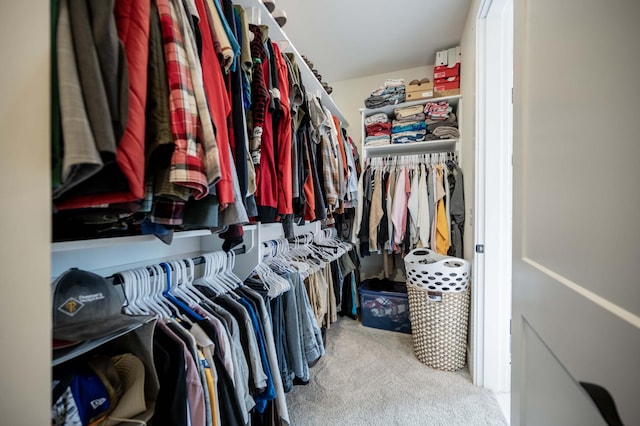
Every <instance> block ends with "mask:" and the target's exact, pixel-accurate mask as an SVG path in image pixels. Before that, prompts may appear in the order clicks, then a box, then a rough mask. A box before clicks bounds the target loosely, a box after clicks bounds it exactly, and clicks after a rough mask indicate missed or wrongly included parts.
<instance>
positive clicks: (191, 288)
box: [183, 258, 208, 303]
mask: <svg viewBox="0 0 640 426" xmlns="http://www.w3.org/2000/svg"><path fill="white" fill-rule="evenodd" d="M183 262H185V263H186V266H187V275H186V277H185V278H186V279H185V283H184V289H185V291H188V292H189V293H191V294H192V295H194V298H195V299H196V300H198V303H202V302H203V301H205V300H208V299H207V296H205V295H204V294H202V292H201V291H200V290H198V288H197V287H196V286H195V285H193V281H194V279H195V263H194V262H193V259H191V258H187V259H184V260H183Z"/></svg>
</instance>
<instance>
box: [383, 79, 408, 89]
mask: <svg viewBox="0 0 640 426" xmlns="http://www.w3.org/2000/svg"><path fill="white" fill-rule="evenodd" d="M384 85H385V87H398V86H402V87H403V88H404V78H388V79H386V80H385V82H384Z"/></svg>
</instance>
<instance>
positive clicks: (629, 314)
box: [522, 257, 640, 328]
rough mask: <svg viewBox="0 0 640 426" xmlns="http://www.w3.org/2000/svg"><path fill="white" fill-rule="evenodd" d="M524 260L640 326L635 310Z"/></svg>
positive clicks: (613, 312)
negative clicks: (619, 304) (629, 309)
mask: <svg viewBox="0 0 640 426" xmlns="http://www.w3.org/2000/svg"><path fill="white" fill-rule="evenodd" d="M522 261H523V262H525V263H528V264H529V265H531V266H532V267H534V268H536V269H537V270H539V271H540V272H542V273H543V274H545V275H548V276H549V277H551V278H553V279H554V280H556V281H557V282H559V283H560V284H562V285H564V286H565V287H567V288H569V289H570V290H573V291H575V292H576V293H578V294H580V295H581V296H584V297H585V298H587V299H589V300H590V301H592V302H593V303H595V304H596V305H598V306H600V307H601V308H603V309H606V310H607V311H609V312H611V313H612V314H613V315H615V316H617V317H618V318H620V319H621V320H623V321H626V322H628V323H629V324H631V325H632V326H634V327H636V328H640V316H638V315H636V314H634V313H633V312H629V311H627V310H626V309H624V308H621V307H620V306H618V305H616V304H615V303H613V302H611V301H609V300H607V299H605V298H604V297H602V296H600V295H598V294H596V293H594V292H592V291H590V290H587V289H586V288H584V287H582V286H581V285H580V284H577V283H575V282H573V281H571V280H570V279H568V278H565V277H563V276H562V275H560V274H558V273H556V272H553V271H552V270H551V269H548V268H545V267H544V266H542V265H541V264H539V263H538V262H536V261H534V260H531V259H529V258H528V257H525V258H523V259H522Z"/></svg>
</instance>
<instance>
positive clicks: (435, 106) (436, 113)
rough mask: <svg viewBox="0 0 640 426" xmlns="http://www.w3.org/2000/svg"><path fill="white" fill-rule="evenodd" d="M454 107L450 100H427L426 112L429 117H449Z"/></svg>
mask: <svg viewBox="0 0 640 426" xmlns="http://www.w3.org/2000/svg"><path fill="white" fill-rule="evenodd" d="M451 111H453V108H452V107H451V106H449V102H447V101H440V102H427V103H426V104H425V105H424V113H425V114H426V116H427V117H428V118H447V117H448V116H449V113H450V112H451Z"/></svg>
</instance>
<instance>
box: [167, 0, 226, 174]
mask: <svg viewBox="0 0 640 426" xmlns="http://www.w3.org/2000/svg"><path fill="white" fill-rule="evenodd" d="M192 1H193V0H186V3H187V4H190V3H192ZM173 6H174V7H173V10H175V12H176V20H177V22H178V23H179V24H180V26H181V28H182V35H183V41H184V50H185V52H186V57H187V61H188V63H189V68H188V69H189V71H190V73H191V82H192V85H193V94H194V98H195V102H196V111H197V112H196V120H197V121H196V126H197V127H196V129H197V133H196V136H197V138H198V141H199V142H200V145H201V146H202V149H203V163H204V169H205V173H206V175H207V182H208V184H209V185H213V184H216V183H217V182H218V181H219V180H220V177H221V170H220V153H219V152H218V145H217V142H216V137H215V134H214V132H213V123H212V122H211V114H210V112H209V106H208V105H207V98H206V95H205V91H204V82H203V78H202V65H201V64H200V58H199V56H198V49H197V47H196V41H195V36H194V34H193V32H192V31H191V27H190V25H189V20H188V18H187V15H186V12H185V10H184V7H183V6H182V1H181V0H174V3H173ZM193 9H195V6H194V7H193Z"/></svg>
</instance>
